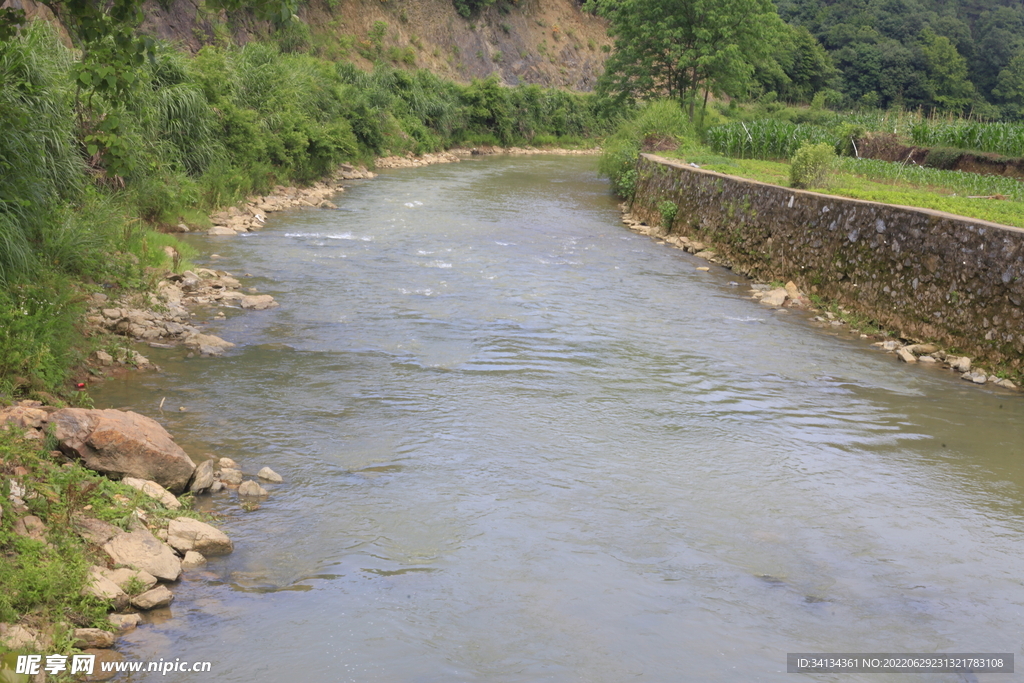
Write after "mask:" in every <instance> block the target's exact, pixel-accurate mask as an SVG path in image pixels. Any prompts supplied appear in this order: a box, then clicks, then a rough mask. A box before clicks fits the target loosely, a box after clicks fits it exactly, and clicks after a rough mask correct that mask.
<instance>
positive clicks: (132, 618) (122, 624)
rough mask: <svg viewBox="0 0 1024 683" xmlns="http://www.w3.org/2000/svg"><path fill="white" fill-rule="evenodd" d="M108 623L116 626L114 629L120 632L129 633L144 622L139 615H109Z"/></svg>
mask: <svg viewBox="0 0 1024 683" xmlns="http://www.w3.org/2000/svg"><path fill="white" fill-rule="evenodd" d="M107 621H109V622H110V623H111V624H113V625H114V628H116V629H118V630H119V631H127V630H128V629H132V628H135V627H136V626H138V625H139V622H140V621H142V617H141V616H139V615H138V614H134V613H132V614H108V615H107Z"/></svg>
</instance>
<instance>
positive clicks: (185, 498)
mask: <svg viewBox="0 0 1024 683" xmlns="http://www.w3.org/2000/svg"><path fill="white" fill-rule="evenodd" d="M53 446H56V447H55V448H54V447H53ZM0 477H2V481H3V484H4V485H5V489H6V495H5V497H4V499H3V500H2V501H0V525H2V526H0V529H2V531H3V534H4V535H5V536H6V541H7V542H5V544H4V545H5V546H6V547H7V548H8V553H7V556H6V557H5V563H6V568H5V569H4V570H3V575H4V579H5V584H6V585H5V586H4V590H5V592H7V594H8V598H7V600H6V603H5V604H3V605H0V614H2V615H3V617H5V619H6V620H7V621H4V622H0V648H3V649H6V650H8V651H11V652H14V653H22V654H32V655H38V654H43V655H46V654H48V653H60V652H63V651H66V650H62V649H61V648H62V647H66V646H67V645H68V644H69V643H70V645H71V646H72V647H73V648H74V649H76V650H80V651H83V652H84V653H86V654H92V655H94V656H95V657H96V658H97V660H96V661H109V660H111V659H118V658H119V655H117V654H116V653H113V652H111V651H110V650H109V649H110V648H112V647H114V645H115V642H116V638H117V635H118V634H120V633H123V632H124V631H126V630H129V629H132V628H134V627H136V626H137V625H138V624H139V623H140V622H142V621H144V620H145V616H144V615H145V613H147V612H150V611H152V610H156V609H159V608H162V607H166V606H168V605H169V604H170V603H171V602H172V601H173V600H174V593H173V590H172V589H173V588H174V586H175V585H176V584H177V582H178V580H179V579H180V578H181V576H182V573H183V572H187V571H189V570H191V569H195V568H196V567H200V566H202V565H204V564H205V563H206V561H207V558H208V557H213V556H219V555H225V554H228V553H230V552H232V551H233V549H234V545H233V543H232V541H231V539H230V538H228V536H227V535H226V534H224V533H223V532H221V531H220V530H218V529H217V528H216V527H214V526H212V525H211V524H209V523H207V522H205V521H203V520H201V519H198V518H197V517H198V515H196V514H195V513H193V512H191V511H190V507H191V502H192V500H193V499H194V498H195V497H196V496H201V495H208V494H212V493H217V492H237V496H238V497H239V499H240V500H241V502H242V505H243V507H246V508H247V509H252V508H253V507H256V506H258V503H259V501H261V500H262V499H264V498H265V497H266V496H267V495H268V494H269V493H270V491H268V489H267V488H265V486H270V487H271V488H273V485H274V484H280V483H281V482H282V481H283V478H282V477H281V476H280V475H278V474H277V473H275V472H273V471H272V470H270V469H269V468H263V469H261V470H260V471H259V472H258V473H257V474H256V475H255V476H252V475H250V476H249V477H248V478H246V477H245V476H244V475H243V473H242V469H241V468H240V467H239V466H238V464H237V463H236V462H235V461H233V460H230V459H228V458H221V459H219V460H213V459H208V460H205V461H203V462H201V463H200V464H199V465H196V464H195V462H194V461H193V460H192V458H190V457H189V456H188V455H187V454H186V453H185V452H184V451H183V450H182V449H181V448H180V447H179V446H178V445H177V444H176V443H175V442H174V440H173V439H172V438H171V436H170V434H168V433H167V431H166V430H164V428H163V427H161V426H160V424H159V423H157V422H156V421H155V420H152V419H150V418H148V417H145V416H143V415H139V414H137V413H133V412H130V411H128V412H124V411H119V410H87V409H82V408H58V407H55V406H47V405H43V404H42V403H40V402H39V401H20V402H19V403H18V404H17V405H15V406H10V407H7V408H0ZM8 534H9V535H8ZM11 549H14V552H13V553H12V552H11ZM54 572H56V573H58V574H59V575H60V576H61V577H62V580H61V581H60V582H59V586H50V587H48V589H46V590H47V593H46V595H45V597H41V596H42V595H43V588H42V585H41V584H43V585H45V584H46V582H47V581H48V580H50V579H49V574H51V573H54ZM19 612H21V613H20V614H19ZM12 617H18V618H17V619H12ZM112 675H113V674H111V676H112ZM108 677H109V676H108ZM33 680H45V677H43V678H36V679H33ZM85 680H103V677H102V676H100V675H99V672H98V671H97V672H96V675H94V676H93V677H87V678H86V679H85Z"/></svg>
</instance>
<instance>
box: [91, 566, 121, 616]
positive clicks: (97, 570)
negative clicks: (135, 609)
mask: <svg viewBox="0 0 1024 683" xmlns="http://www.w3.org/2000/svg"><path fill="white" fill-rule="evenodd" d="M82 594H83V595H91V596H93V597H96V598H99V599H100V600H110V601H111V603H112V604H113V605H114V609H124V608H125V607H127V606H128V594H127V593H125V592H124V591H123V590H121V587H120V586H118V585H117V584H116V583H114V582H113V581H111V580H110V579H108V578H107V577H105V576H104V575H103V567H93V568H92V569H90V570H89V577H88V578H87V579H86V582H85V587H84V588H82Z"/></svg>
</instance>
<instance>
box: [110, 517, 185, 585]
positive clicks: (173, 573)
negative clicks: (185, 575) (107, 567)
mask: <svg viewBox="0 0 1024 683" xmlns="http://www.w3.org/2000/svg"><path fill="white" fill-rule="evenodd" d="M103 550H104V551H106V553H107V554H108V555H110V557H111V559H113V560H114V562H116V563H118V564H125V565H128V566H129V567H134V568H135V569H141V570H142V571H145V572H149V573H150V574H152V575H153V576H155V577H156V578H158V579H160V580H161V581H176V580H177V579H178V577H179V576H180V575H181V561H180V560H179V559H178V557H177V555H175V554H174V551H173V550H171V548H170V546H168V545H167V544H166V543H163V542H161V541H160V540H159V539H158V538H157V537H156V536H154V535H153V534H151V533H150V532H149V531H148V530H146V529H136V530H135V531H133V532H131V533H130V534H125V533H122V534H118V535H117V536H114V537H113V538H112V539H110V540H109V541H108V542H107V543H106V544H105V545H104V546H103Z"/></svg>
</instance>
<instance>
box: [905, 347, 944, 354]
mask: <svg viewBox="0 0 1024 683" xmlns="http://www.w3.org/2000/svg"><path fill="white" fill-rule="evenodd" d="M905 348H906V349H907V350H908V351H910V352H911V353H912V354H914V355H915V356H921V355H924V354H930V353H935V352H936V351H938V350H939V347H938V346H936V345H935V344H911V345H910V346H907V347H905Z"/></svg>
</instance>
